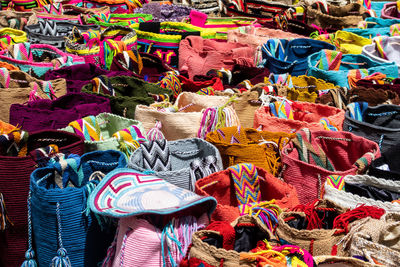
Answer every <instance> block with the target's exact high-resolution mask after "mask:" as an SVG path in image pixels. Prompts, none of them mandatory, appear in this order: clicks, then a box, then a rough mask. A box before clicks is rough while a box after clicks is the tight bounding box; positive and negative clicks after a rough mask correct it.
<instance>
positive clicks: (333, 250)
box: [331, 245, 338, 256]
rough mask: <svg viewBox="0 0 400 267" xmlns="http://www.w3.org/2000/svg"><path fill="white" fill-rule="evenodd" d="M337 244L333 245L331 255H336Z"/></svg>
mask: <svg viewBox="0 0 400 267" xmlns="http://www.w3.org/2000/svg"><path fill="white" fill-rule="evenodd" d="M337 249H338V248H337V245H334V246H333V247H332V251H331V255H332V256H336V255H337Z"/></svg>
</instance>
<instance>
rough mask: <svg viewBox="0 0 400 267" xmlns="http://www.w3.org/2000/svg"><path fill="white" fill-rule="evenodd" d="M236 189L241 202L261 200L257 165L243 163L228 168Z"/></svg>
mask: <svg viewBox="0 0 400 267" xmlns="http://www.w3.org/2000/svg"><path fill="white" fill-rule="evenodd" d="M228 170H229V171H230V173H231V178H232V180H233V182H234V185H235V189H236V198H237V200H238V202H239V204H248V203H252V202H259V201H261V192H260V183H259V177H258V172H257V169H256V166H254V165H253V164H249V163H241V164H237V165H235V166H232V167H230V168H228Z"/></svg>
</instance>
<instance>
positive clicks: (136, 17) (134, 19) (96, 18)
mask: <svg viewBox="0 0 400 267" xmlns="http://www.w3.org/2000/svg"><path fill="white" fill-rule="evenodd" d="M152 20H153V15H151V14H140V13H135V14H108V15H105V14H94V15H92V16H90V18H89V19H88V20H87V23H88V24H96V25H99V26H100V27H101V29H102V30H104V29H105V28H107V27H111V26H113V25H119V26H126V27H130V25H132V24H135V23H143V22H147V21H152Z"/></svg>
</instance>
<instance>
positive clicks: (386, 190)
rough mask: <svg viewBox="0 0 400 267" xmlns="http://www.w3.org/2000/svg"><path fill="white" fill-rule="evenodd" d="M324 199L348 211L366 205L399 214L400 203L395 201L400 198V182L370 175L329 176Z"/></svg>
mask: <svg viewBox="0 0 400 267" xmlns="http://www.w3.org/2000/svg"><path fill="white" fill-rule="evenodd" d="M323 198H324V199H328V200H330V201H332V202H334V203H336V204H338V205H339V206H342V207H344V208H348V209H354V208H356V207H358V206H359V205H366V206H375V207H379V208H382V209H384V210H385V211H387V212H399V210H400V203H398V202H396V201H394V200H398V199H399V198H400V182H399V181H391V180H385V179H382V178H377V177H373V176H370V175H346V176H344V177H343V176H329V177H328V179H327V180H326V182H325V185H324V193H323Z"/></svg>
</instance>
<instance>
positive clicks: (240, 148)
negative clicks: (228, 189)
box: [206, 126, 294, 176]
mask: <svg viewBox="0 0 400 267" xmlns="http://www.w3.org/2000/svg"><path fill="white" fill-rule="evenodd" d="M293 137H294V134H288V133H284V132H277V133H273V132H265V131H257V130H256V129H252V128H243V127H241V126H237V127H224V128H220V129H218V130H216V131H214V132H211V133H209V134H208V135H207V138H206V140H207V141H208V142H210V143H212V144H213V145H215V146H216V147H217V148H218V150H219V152H220V153H221V157H222V162H223V164H224V168H228V167H230V166H233V165H236V164H239V163H252V164H254V165H255V166H257V167H261V168H263V169H265V170H266V171H268V172H269V173H271V174H272V175H273V176H277V175H278V174H279V171H280V167H281V162H280V150H281V149H282V148H283V147H284V146H285V145H286V144H287V143H288V142H289V141H290V139H291V138H293Z"/></svg>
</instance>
